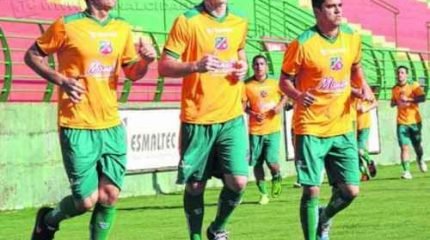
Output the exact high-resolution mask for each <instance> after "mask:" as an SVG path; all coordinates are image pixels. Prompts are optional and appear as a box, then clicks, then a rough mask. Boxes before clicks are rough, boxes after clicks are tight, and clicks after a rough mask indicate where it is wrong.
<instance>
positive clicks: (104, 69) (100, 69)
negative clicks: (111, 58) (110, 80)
mask: <svg viewBox="0 0 430 240" xmlns="http://www.w3.org/2000/svg"><path fill="white" fill-rule="evenodd" d="M114 70H115V67H114V66H113V65H103V64H102V63H101V62H99V61H94V62H92V63H90V66H89V67H88V71H87V74H88V75H89V76H92V77H111V76H112V75H113V72H114Z"/></svg>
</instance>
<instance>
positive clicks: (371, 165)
mask: <svg viewBox="0 0 430 240" xmlns="http://www.w3.org/2000/svg"><path fill="white" fill-rule="evenodd" d="M367 168H368V169H369V174H370V177H372V178H374V177H375V176H376V173H377V170H376V164H375V161H373V160H370V163H369V165H367Z"/></svg>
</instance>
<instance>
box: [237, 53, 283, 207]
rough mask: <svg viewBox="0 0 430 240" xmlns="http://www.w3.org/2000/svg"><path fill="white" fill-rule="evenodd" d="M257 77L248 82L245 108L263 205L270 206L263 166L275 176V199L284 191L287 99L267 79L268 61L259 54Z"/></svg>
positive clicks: (254, 65)
mask: <svg viewBox="0 0 430 240" xmlns="http://www.w3.org/2000/svg"><path fill="white" fill-rule="evenodd" d="M252 68H253V70H254V75H253V76H252V77H251V78H250V79H249V80H248V81H247V82H246V83H245V105H246V109H245V110H246V112H247V113H248V114H249V125H248V126H249V143H250V162H249V164H250V166H252V167H254V176H255V180H256V183H257V187H258V190H259V192H260V200H259V204H261V205H265V204H267V203H269V196H268V192H267V187H266V182H265V179H264V169H263V164H264V163H265V162H266V164H267V166H268V167H269V169H270V173H271V175H272V192H271V195H272V197H273V198H276V197H278V196H279V195H280V194H281V191H282V185H281V182H282V178H281V172H280V167H279V147H280V140H281V116H280V112H281V111H282V110H283V108H284V106H285V103H286V101H287V97H286V96H285V95H284V94H283V93H282V92H281V90H280V89H279V84H278V81H277V80H274V79H270V78H269V77H268V76H267V59H266V57H264V56H263V55H257V56H255V57H254V59H253V60H252Z"/></svg>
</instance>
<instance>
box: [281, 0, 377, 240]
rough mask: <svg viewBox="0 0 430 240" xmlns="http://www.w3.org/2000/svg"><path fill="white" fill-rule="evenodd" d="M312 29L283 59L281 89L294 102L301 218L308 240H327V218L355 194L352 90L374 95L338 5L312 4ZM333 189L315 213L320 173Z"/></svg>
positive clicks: (333, 0) (329, 0) (330, 0)
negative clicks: (313, 17) (322, 206)
mask: <svg viewBox="0 0 430 240" xmlns="http://www.w3.org/2000/svg"><path fill="white" fill-rule="evenodd" d="M312 5H313V10H314V14H315V16H316V22H317V24H316V26H313V27H311V28H309V29H308V30H306V31H305V32H304V33H303V34H301V35H300V36H299V37H298V39H296V40H294V41H293V42H292V43H291V44H290V45H289V46H288V49H287V51H286V53H285V57H284V63H283V67H282V75H281V81H280V86H281V89H282V90H283V91H284V92H285V93H286V94H287V95H288V97H290V98H292V99H293V100H294V101H295V105H294V122H293V123H294V131H295V134H296V136H295V140H296V141H295V142H296V144H295V163H296V167H297V171H298V179H299V183H300V184H301V185H302V186H303V188H302V189H303V194H302V199H301V203H300V217H301V223H302V229H303V233H304V237H305V239H306V240H315V239H317V236H318V239H323V240H326V239H328V238H329V236H328V234H329V232H328V231H329V227H330V223H331V218H332V217H333V216H335V215H336V214H337V213H339V212H340V211H341V210H343V209H345V208H346V207H347V206H349V205H350V204H351V202H352V201H353V199H354V198H355V197H356V196H357V195H358V193H359V182H360V179H359V170H358V167H357V166H358V154H357V142H356V139H355V134H354V132H353V129H352V119H351V99H352V98H351V85H353V86H357V87H358V88H360V89H361V95H362V97H363V98H364V99H368V100H371V99H373V94H372V92H371V90H370V88H369V86H368V85H367V83H366V81H365V80H364V77H363V73H362V69H361V66H360V59H361V40H360V36H359V35H358V34H357V33H356V32H354V31H353V30H351V28H349V27H348V26H346V25H341V21H342V1H341V0H312ZM324 166H325V168H326V173H327V176H328V179H329V183H330V184H331V186H332V187H333V191H332V197H331V199H330V201H329V203H328V205H327V206H326V207H324V208H319V209H318V205H319V194H320V185H321V174H322V169H323V168H324Z"/></svg>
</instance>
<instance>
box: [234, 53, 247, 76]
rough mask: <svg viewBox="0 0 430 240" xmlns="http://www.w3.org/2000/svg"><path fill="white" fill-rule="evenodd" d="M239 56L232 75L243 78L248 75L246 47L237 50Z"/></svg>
mask: <svg viewBox="0 0 430 240" xmlns="http://www.w3.org/2000/svg"><path fill="white" fill-rule="evenodd" d="M237 56H238V60H237V62H236V64H235V66H234V71H233V72H232V75H233V78H234V79H236V80H243V79H244V78H245V76H246V73H247V72H248V64H247V62H246V53H245V49H239V51H237Z"/></svg>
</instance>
